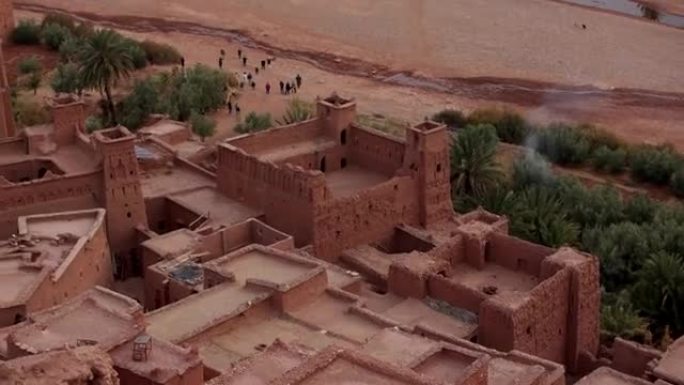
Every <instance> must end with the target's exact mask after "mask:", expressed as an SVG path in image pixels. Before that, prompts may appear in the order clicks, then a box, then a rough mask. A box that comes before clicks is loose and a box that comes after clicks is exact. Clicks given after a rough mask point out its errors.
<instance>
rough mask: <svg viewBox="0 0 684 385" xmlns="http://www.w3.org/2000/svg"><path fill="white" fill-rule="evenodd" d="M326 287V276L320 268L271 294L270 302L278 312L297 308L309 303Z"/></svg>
mask: <svg viewBox="0 0 684 385" xmlns="http://www.w3.org/2000/svg"><path fill="white" fill-rule="evenodd" d="M327 287H328V276H327V273H326V271H325V270H321V271H320V272H318V273H317V274H316V275H314V276H313V277H311V278H309V279H307V280H305V281H303V282H301V283H299V284H297V285H294V286H293V287H291V288H289V289H288V290H287V291H285V292H283V293H279V292H276V293H274V294H273V296H271V303H272V304H273V306H274V307H275V309H277V310H278V311H280V312H288V311H293V310H296V309H298V308H299V307H301V306H303V305H309V304H311V303H312V302H313V301H314V300H315V299H316V298H317V297H318V296H320V295H321V294H322V293H323V292H324V291H325V289H326V288H327Z"/></svg>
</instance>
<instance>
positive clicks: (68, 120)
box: [52, 102, 85, 146]
mask: <svg viewBox="0 0 684 385" xmlns="http://www.w3.org/2000/svg"><path fill="white" fill-rule="evenodd" d="M52 122H53V123H52V124H53V126H54V134H53V136H54V140H55V142H57V144H58V145H60V146H64V145H67V144H71V143H74V141H75V139H76V134H77V133H78V132H85V130H84V125H85V106H84V104H83V103H78V102H76V103H71V104H67V105H57V106H54V107H53V108H52Z"/></svg>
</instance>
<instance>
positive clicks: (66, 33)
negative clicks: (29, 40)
mask: <svg viewBox="0 0 684 385" xmlns="http://www.w3.org/2000/svg"><path fill="white" fill-rule="evenodd" d="M40 37H41V40H42V41H43V44H45V45H46V46H47V47H48V48H50V49H51V50H53V51H58V50H59V47H60V46H61V45H62V43H63V42H64V41H65V40H67V39H68V38H69V37H71V31H70V30H69V29H68V28H66V27H63V26H61V25H59V24H46V25H45V26H43V30H42V31H41V33H40Z"/></svg>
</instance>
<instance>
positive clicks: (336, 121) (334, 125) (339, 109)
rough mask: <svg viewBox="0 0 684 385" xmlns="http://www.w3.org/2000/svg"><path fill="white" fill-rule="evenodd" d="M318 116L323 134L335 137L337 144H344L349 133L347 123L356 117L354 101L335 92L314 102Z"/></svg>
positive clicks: (350, 122)
mask: <svg viewBox="0 0 684 385" xmlns="http://www.w3.org/2000/svg"><path fill="white" fill-rule="evenodd" d="M316 112H317V114H318V117H319V118H321V119H323V122H324V123H323V124H324V130H325V134H326V136H328V137H331V138H337V141H338V144H339V145H341V146H345V145H346V144H347V136H348V135H349V133H348V130H349V125H350V124H352V122H354V119H356V102H355V101H354V99H345V98H342V97H340V96H338V95H337V94H336V93H333V94H332V95H330V96H328V97H327V98H325V99H319V100H317V102H316Z"/></svg>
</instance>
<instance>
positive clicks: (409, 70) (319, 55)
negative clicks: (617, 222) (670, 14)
mask: <svg viewBox="0 0 684 385" xmlns="http://www.w3.org/2000/svg"><path fill="white" fill-rule="evenodd" d="M524 2H525V3H528V4H525V5H524V6H521V5H520V4H521V3H522V1H513V0H491V1H487V2H481V1H478V0H458V1H449V2H448V6H447V5H445V4H446V3H447V2H446V0H442V1H440V0H421V1H416V0H378V1H361V0H343V1H336V2H334V3H333V2H330V1H320V0H287V1H275V0H273V1H271V0H267V1H260V2H253V1H249V0H221V1H218V0H207V1H203V2H201V5H200V2H198V3H197V5H195V4H194V3H187V2H181V1H179V0H164V1H145V2H142V1H136V0H121V1H118V2H116V3H114V2H105V1H96V2H93V1H86V0H41V1H40V4H38V2H37V1H36V2H35V3H34V4H27V3H19V4H18V7H19V8H23V9H28V10H36V11H47V10H50V9H55V8H56V9H63V10H65V11H68V12H70V13H74V14H76V15H78V16H81V17H84V18H87V19H91V20H94V21H96V22H98V23H101V24H105V25H110V26H113V27H116V28H119V29H124V30H129V31H131V33H133V34H135V35H140V36H144V37H152V38H154V39H155V40H160V41H165V42H169V43H172V44H174V45H176V46H178V47H179V49H180V50H181V51H182V52H183V54H184V55H185V56H186V58H187V59H189V61H199V62H205V63H215V61H216V58H217V53H218V50H219V49H221V48H225V49H227V51H228V52H229V53H233V52H235V51H236V49H237V47H238V46H243V47H245V46H246V47H249V48H248V55H249V57H250V58H255V59H256V58H261V57H265V56H266V55H267V54H273V55H275V56H277V57H278V61H277V62H276V64H275V65H274V66H272V67H271V68H269V70H268V71H267V73H266V74H265V76H264V74H261V75H260V77H259V78H258V79H257V82H258V83H257V90H256V91H249V92H246V95H245V96H244V97H243V98H242V101H241V103H243V104H244V106H243V111H248V110H259V111H271V112H273V113H274V114H275V115H276V116H277V115H278V114H279V112H280V111H282V109H283V106H284V104H285V98H286V97H282V96H280V95H277V96H276V95H270V96H266V95H265V93H264V92H263V85H264V84H265V82H266V81H269V82H271V84H272V85H274V84H277V82H278V80H281V79H289V78H291V77H293V76H294V74H296V73H301V74H302V76H303V77H304V79H305V87H304V88H303V89H302V94H301V95H300V96H302V97H303V98H311V97H314V96H316V95H325V94H327V93H328V92H329V91H331V90H337V91H338V92H341V93H345V94H348V95H352V96H354V97H356V98H357V99H358V100H359V105H360V106H361V108H362V109H364V110H365V111H367V112H380V113H382V114H385V115H388V116H397V117H400V118H403V119H406V120H417V119H421V118H422V117H424V116H426V115H429V114H431V113H432V112H434V111H436V110H439V109H441V108H444V107H456V108H461V109H466V110H468V109H472V108H476V107H480V106H486V105H492V104H505V105H510V106H513V107H515V108H518V109H520V110H522V111H525V112H527V113H528V114H529V116H530V117H531V118H533V119H535V120H538V121H543V122H547V121H550V120H571V121H572V120H574V121H591V122H595V123H598V124H600V125H603V126H605V127H606V128H609V129H611V130H614V131H615V132H616V133H618V134H620V135H621V136H622V137H624V138H626V139H627V140H630V141H633V142H651V143H654V142H662V141H669V142H672V143H674V144H675V145H677V146H678V147H679V148H680V149H684V130H682V126H681V122H682V121H684V94H683V93H682V91H684V76H682V73H683V71H682V68H684V31H681V30H677V29H674V28H668V27H664V26H660V25H658V24H655V23H650V22H646V21H641V20H638V19H634V18H628V17H621V16H617V15H613V14H609V13H604V12H597V11H592V10H588V9H585V8H580V7H573V6H568V5H564V4H560V3H556V2H551V1H545V0H525V1H524ZM579 24H586V25H587V26H588V29H587V30H582V29H581V28H579V27H578V25H579ZM229 57H230V55H229ZM230 59H231V60H229V61H228V62H227V63H226V65H227V66H228V67H229V68H232V69H237V70H239V71H241V70H242V68H240V66H239V64H238V62H237V60H236V57H230ZM222 123H223V124H222V134H224V135H227V134H229V133H230V132H229V131H230V128H229V126H230V124H231V120H230V119H229V118H224V119H223V120H222Z"/></svg>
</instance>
